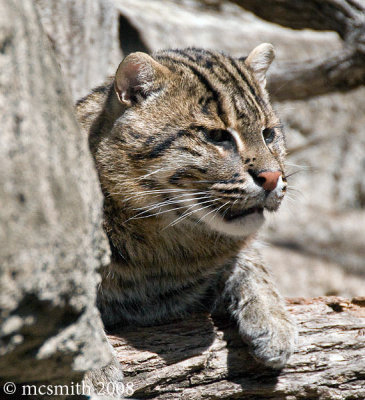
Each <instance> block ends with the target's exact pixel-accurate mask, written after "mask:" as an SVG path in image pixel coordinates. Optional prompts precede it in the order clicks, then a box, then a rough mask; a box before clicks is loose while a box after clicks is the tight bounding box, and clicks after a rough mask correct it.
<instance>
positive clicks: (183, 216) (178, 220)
mask: <svg viewBox="0 0 365 400" xmlns="http://www.w3.org/2000/svg"><path fill="white" fill-rule="evenodd" d="M216 201H217V200H216V199H212V200H208V201H203V202H201V203H200V204H206V203H210V204H208V205H207V206H204V207H201V208H198V209H197V210H193V211H190V212H188V213H187V211H189V209H191V208H192V207H194V206H196V204H193V205H191V206H190V207H189V208H188V209H187V210H186V211H185V212H184V213H183V214H182V215H180V217H178V218H177V219H175V220H174V221H172V222H171V223H170V224H168V225H167V226H166V227H165V228H164V229H167V228H168V227H169V226H174V225H176V224H177V223H178V222H180V221H182V220H183V219H185V218H186V217H188V216H189V215H191V214H193V213H194V212H198V211H200V210H203V209H205V208H208V207H210V206H211V205H212V204H214V202H216ZM164 229H163V230H164Z"/></svg>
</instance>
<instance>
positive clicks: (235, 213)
mask: <svg viewBox="0 0 365 400" xmlns="http://www.w3.org/2000/svg"><path fill="white" fill-rule="evenodd" d="M263 212H264V208H263V207H251V208H246V209H243V210H242V209H236V210H232V209H229V210H228V211H225V212H224V213H223V215H222V217H223V219H224V220H225V221H228V222H230V221H234V220H236V219H239V218H243V217H247V216H248V215H251V214H255V213H256V214H258V215H262V214H263Z"/></svg>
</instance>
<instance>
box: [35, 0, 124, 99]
mask: <svg viewBox="0 0 365 400" xmlns="http://www.w3.org/2000/svg"><path fill="white" fill-rule="evenodd" d="M36 5H37V9H38V11H39V14H40V16H41V21H42V24H43V27H44V29H45V31H46V33H47V36H48V38H49V39H50V41H51V43H52V47H53V49H54V50H55V53H56V56H57V60H58V62H59V63H60V66H61V69H62V72H63V74H64V77H65V80H66V82H67V83H68V84H69V86H70V89H71V93H72V96H73V99H74V101H76V100H77V99H79V98H80V97H82V96H85V95H86V94H87V93H88V92H89V90H90V88H92V87H95V86H97V85H100V84H101V83H102V82H103V80H104V79H105V77H106V76H107V75H109V74H110V75H111V74H114V72H115V70H116V68H117V66H118V64H119V63H120V61H121V59H122V53H121V51H120V46H119V39H118V36H119V31H118V12H117V10H116V8H115V7H114V6H113V3H112V2H111V1H110V0H83V1H70V0H36Z"/></svg>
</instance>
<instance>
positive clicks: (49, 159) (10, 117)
mask: <svg viewBox="0 0 365 400" xmlns="http://www.w3.org/2000/svg"><path fill="white" fill-rule="evenodd" d="M0 6H1V10H2V12H1V13H0V105H1V110H2V113H1V116H0V119H1V136H0V140H1V144H0V160H1V174H0V203H1V207H0V226H1V230H0V259H1V263H0V309H1V312H0V326H1V328H0V341H1V347H0V349H1V354H0V370H1V379H0V380H1V382H2V383H3V382H4V381H15V382H17V383H21V382H27V383H31V382H38V383H42V384H44V383H47V382H55V383H57V384H61V383H66V382H70V381H74V382H77V381H79V380H80V379H81V378H82V376H83V373H84V371H85V370H88V369H90V368H91V367H93V368H97V367H99V366H102V365H105V364H106V363H107V362H108V361H109V360H110V357H111V356H110V350H109V347H108V345H107V343H106V340H105V338H104V335H103V331H102V324H101V320H100V317H99V313H98V311H97V309H96V308H95V305H94V304H95V298H96V285H97V283H98V281H99V276H98V275H97V273H96V270H97V269H98V268H100V267H101V266H102V265H104V264H106V263H107V262H108V261H109V250H108V245H107V241H106V238H105V236H104V233H103V230H102V228H101V207H102V195H101V192H100V190H99V184H98V180H97V175H96V171H95V169H94V165H93V162H92V160H91V157H90V154H89V150H88V144H87V138H86V137H84V136H83V135H82V134H81V131H80V129H79V127H78V124H77V122H76V119H75V117H74V114H73V107H72V101H71V98H70V94H69V93H68V92H67V91H66V90H65V84H64V81H63V79H62V76H61V73H60V70H59V67H58V65H57V62H56V60H55V57H54V55H53V51H52V49H51V48H50V45H49V42H48V39H47V38H46V36H45V34H44V32H43V30H42V28H41V25H40V22H39V18H38V15H37V13H36V10H35V6H34V4H33V2H32V1H31V0H22V1H20V0H12V1H10V2H9V1H7V0H0ZM75 62H76V61H75Z"/></svg>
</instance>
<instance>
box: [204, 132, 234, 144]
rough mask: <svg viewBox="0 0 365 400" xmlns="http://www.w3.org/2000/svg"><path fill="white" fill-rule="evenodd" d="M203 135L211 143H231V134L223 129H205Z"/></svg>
mask: <svg viewBox="0 0 365 400" xmlns="http://www.w3.org/2000/svg"><path fill="white" fill-rule="evenodd" d="M204 133H205V137H206V138H207V139H208V140H209V141H210V142H212V143H214V144H217V145H225V144H230V143H232V135H231V134H230V133H229V132H228V131H226V130H224V129H211V130H206V131H205V132H204Z"/></svg>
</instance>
